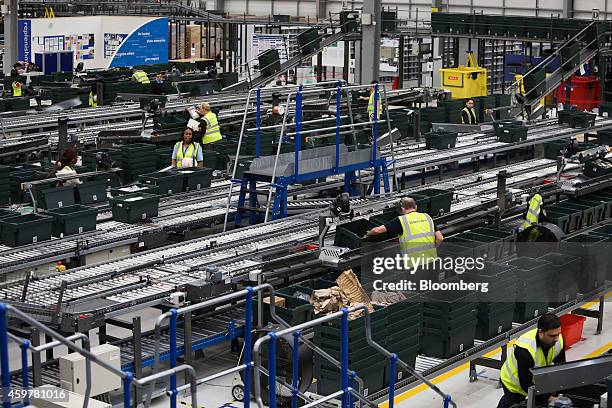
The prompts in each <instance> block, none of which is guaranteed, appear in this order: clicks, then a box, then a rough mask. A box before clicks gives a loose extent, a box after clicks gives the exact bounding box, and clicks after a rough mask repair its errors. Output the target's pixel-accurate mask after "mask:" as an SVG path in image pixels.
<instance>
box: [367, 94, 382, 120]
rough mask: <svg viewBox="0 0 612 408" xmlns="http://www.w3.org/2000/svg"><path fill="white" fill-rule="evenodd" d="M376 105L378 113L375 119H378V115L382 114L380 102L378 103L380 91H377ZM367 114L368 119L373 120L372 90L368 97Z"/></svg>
mask: <svg viewBox="0 0 612 408" xmlns="http://www.w3.org/2000/svg"><path fill="white" fill-rule="evenodd" d="M377 102H378V106H377V108H378V109H377V110H378V114H377V116H376V117H377V119H378V120H380V117H381V115H382V103H380V92H379V93H378V101H377ZM368 116H369V117H370V120H371V121H372V120H374V92H372V93H370V99H369V100H368Z"/></svg>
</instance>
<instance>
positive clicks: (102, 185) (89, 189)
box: [76, 180, 108, 204]
mask: <svg viewBox="0 0 612 408" xmlns="http://www.w3.org/2000/svg"><path fill="white" fill-rule="evenodd" d="M107 189H108V182H107V181H106V180H95V181H86V182H84V183H81V184H79V185H78V186H76V200H77V203H79V204H96V203H101V202H104V201H107V200H108V195H107V192H106V191H107Z"/></svg>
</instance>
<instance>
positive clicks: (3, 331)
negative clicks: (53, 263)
mask: <svg viewBox="0 0 612 408" xmlns="http://www.w3.org/2000/svg"><path fill="white" fill-rule="evenodd" d="M9 314H10V315H11V317H12V318H14V319H16V320H19V321H21V322H23V323H27V324H28V325H30V326H32V327H34V328H37V329H38V330H40V331H41V332H42V333H45V334H46V335H48V336H49V337H51V338H52V339H55V340H54V341H52V342H50V343H45V344H42V345H40V346H36V347H34V346H32V344H31V343H30V342H29V341H28V340H24V339H20V338H18V337H16V336H14V335H12V334H10V333H9V332H8V317H9ZM9 340H11V341H14V342H16V343H18V344H19V345H20V348H21V364H22V367H21V370H22V371H21V377H22V378H21V379H22V387H23V391H25V392H20V393H18V394H19V398H18V399H21V401H22V405H23V406H24V407H27V406H28V405H29V401H28V396H29V395H28V392H27V390H28V389H29V385H30V384H29V381H30V380H29V367H28V354H27V351H28V350H30V351H31V352H32V353H33V354H38V353H40V352H42V351H45V350H51V349H53V348H55V347H58V346H62V345H63V346H66V347H67V348H68V349H69V350H72V351H74V352H76V353H79V354H80V355H82V356H83V357H85V373H86V376H85V390H86V391H85V396H84V397H85V398H84V399H83V408H87V406H88V404H89V395H90V391H91V381H92V379H91V363H92V362H93V363H95V364H98V365H99V366H101V367H103V368H105V369H106V370H108V371H110V372H111V373H113V374H115V375H117V376H119V377H120V378H121V380H122V382H123V406H124V407H130V406H131V401H132V390H131V388H132V385H135V386H137V387H144V386H145V385H147V384H149V383H150V382H153V381H156V380H158V379H161V378H165V377H168V376H172V377H174V378H176V374H178V373H181V372H185V373H187V374H188V375H189V378H190V381H191V385H192V387H191V402H192V405H193V406H197V405H196V404H197V401H198V397H197V386H196V384H195V378H196V373H195V370H194V369H193V367H191V366H188V365H185V364H183V365H180V366H173V367H171V368H169V369H167V370H163V371H161V372H158V373H154V374H152V375H150V376H146V377H143V378H134V376H133V374H132V373H131V372H129V371H122V370H119V369H117V368H115V367H113V366H111V365H109V364H108V363H106V362H105V361H102V360H100V359H98V357H97V356H96V355H95V354H92V353H91V351H90V350H89V339H88V338H87V336H86V335H85V334H81V333H79V334H75V335H72V336H69V337H64V336H62V335H61V334H59V333H57V332H56V331H54V330H52V329H50V328H48V327H47V326H45V325H44V324H42V323H39V322H38V321H36V320H35V319H33V318H31V317H30V316H28V315H27V314H25V313H23V312H21V311H20V310H18V309H16V308H15V307H13V306H11V305H7V304H4V303H0V376H1V377H2V378H1V380H2V408H11V407H12V406H13V402H12V401H11V398H10V395H11V394H10V387H11V372H10V367H9V351H8V348H9ZM76 340H81V341H82V344H83V346H77V345H76V344H75V343H74V341H76Z"/></svg>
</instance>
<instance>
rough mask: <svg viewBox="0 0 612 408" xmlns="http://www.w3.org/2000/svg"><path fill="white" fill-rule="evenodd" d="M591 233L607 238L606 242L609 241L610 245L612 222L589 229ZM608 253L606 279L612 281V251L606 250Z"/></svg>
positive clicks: (611, 240)
mask: <svg viewBox="0 0 612 408" xmlns="http://www.w3.org/2000/svg"><path fill="white" fill-rule="evenodd" d="M589 234H591V235H596V236H600V237H603V238H605V239H606V242H608V245H610V243H611V242H612V224H606V225H602V226H601V227H597V228H595V229H593V230H591V231H589ZM606 253H607V255H608V260H607V265H608V267H607V272H606V279H607V280H609V281H612V251H606Z"/></svg>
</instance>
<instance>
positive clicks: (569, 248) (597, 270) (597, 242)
mask: <svg viewBox="0 0 612 408" xmlns="http://www.w3.org/2000/svg"><path fill="white" fill-rule="evenodd" d="M608 245H609V244H608V240H607V239H606V238H605V237H602V236H597V235H592V234H589V233H581V234H578V235H575V236H573V237H571V238H565V239H564V240H563V242H561V250H562V251H563V253H565V254H568V255H572V256H575V257H577V258H579V259H580V269H577V270H576V271H575V280H576V282H577V283H578V290H579V291H580V293H589V292H590V291H592V290H594V289H595V288H598V287H599V286H601V285H603V284H604V283H605V278H606V270H607V268H609V267H610V266H609V265H608V253H607V250H606V249H607V247H608Z"/></svg>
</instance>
